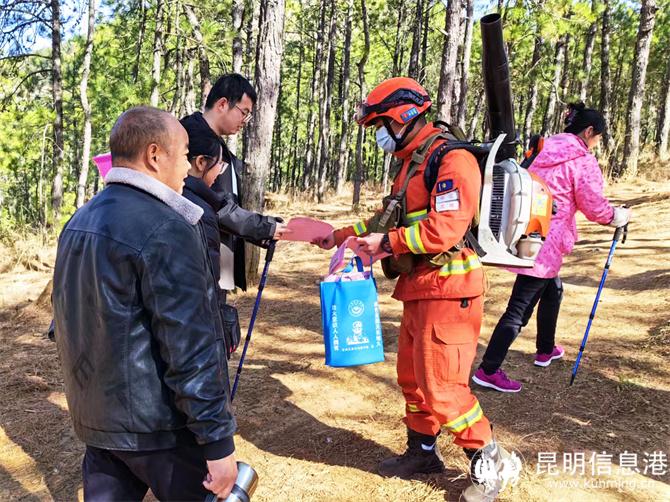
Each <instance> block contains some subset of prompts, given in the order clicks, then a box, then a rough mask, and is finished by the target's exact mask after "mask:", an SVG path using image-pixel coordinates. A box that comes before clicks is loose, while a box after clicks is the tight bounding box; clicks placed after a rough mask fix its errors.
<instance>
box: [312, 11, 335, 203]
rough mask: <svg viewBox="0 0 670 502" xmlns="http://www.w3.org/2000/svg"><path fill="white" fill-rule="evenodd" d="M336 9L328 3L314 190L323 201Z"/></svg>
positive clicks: (327, 156) (328, 137) (333, 73)
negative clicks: (316, 178) (317, 161)
mask: <svg viewBox="0 0 670 502" xmlns="http://www.w3.org/2000/svg"><path fill="white" fill-rule="evenodd" d="M336 20H337V9H336V2H335V0H331V5H330V29H329V35H328V58H327V61H326V68H325V70H326V74H325V75H324V78H323V79H322V82H323V83H322V87H323V95H322V100H321V102H322V103H323V109H322V112H321V138H322V139H321V155H320V157H319V180H318V185H317V190H316V199H317V201H318V202H319V203H321V202H323V196H324V194H325V193H326V180H327V175H328V158H329V157H330V111H331V105H332V102H333V82H334V80H335V50H336V49H337V45H336V43H335V41H336V36H337V23H336Z"/></svg>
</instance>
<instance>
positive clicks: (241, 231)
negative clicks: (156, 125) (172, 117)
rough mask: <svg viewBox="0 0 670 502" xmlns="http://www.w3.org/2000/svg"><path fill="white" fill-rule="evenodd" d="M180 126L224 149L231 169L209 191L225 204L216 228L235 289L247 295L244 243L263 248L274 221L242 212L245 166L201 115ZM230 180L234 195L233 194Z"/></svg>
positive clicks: (250, 212)
mask: <svg viewBox="0 0 670 502" xmlns="http://www.w3.org/2000/svg"><path fill="white" fill-rule="evenodd" d="M180 122H181V124H182V125H183V126H184V127H185V128H186V129H187V130H188V131H189V134H205V135H212V136H213V137H215V138H216V139H217V140H218V141H219V142H220V143H221V147H222V148H223V158H224V160H225V161H226V162H228V164H229V165H230V167H229V168H228V169H226V170H225V171H224V173H223V174H221V175H220V176H219V177H217V178H216V180H215V181H214V184H213V185H212V190H213V191H214V192H216V193H217V194H218V195H219V196H220V197H221V198H222V199H224V198H225V199H227V201H229V202H228V203H223V204H222V208H221V210H220V211H219V228H220V230H221V243H222V244H223V245H225V246H227V247H228V248H229V249H230V250H232V251H233V254H234V260H235V265H234V267H235V268H234V276H235V285H236V286H237V287H238V288H240V289H242V291H246V289H247V279H246V269H245V265H246V264H245V261H246V260H245V250H244V242H245V240H246V241H249V242H251V243H253V244H261V245H262V244H263V243H264V242H265V241H268V240H269V239H271V238H272V237H273V236H274V233H275V226H276V221H277V220H276V219H275V218H273V217H272V216H264V215H262V214H259V213H255V212H253V211H247V210H245V209H243V208H242V207H241V206H242V203H243V201H242V198H241V195H240V190H241V181H242V180H241V173H242V172H243V170H244V163H243V162H242V161H241V160H240V159H238V158H237V157H235V155H233V153H232V152H231V151H230V150H229V149H228V146H227V145H226V142H225V141H223V139H222V138H221V137H220V136H219V135H217V134H216V132H214V130H212V128H211V127H209V124H208V123H207V121H206V120H205V118H204V117H203V116H202V113H201V112H195V113H193V114H192V115H188V116H186V117H184V118H182V119H181V120H180ZM233 177H235V186H237V189H238V190H237V193H234V192H233Z"/></svg>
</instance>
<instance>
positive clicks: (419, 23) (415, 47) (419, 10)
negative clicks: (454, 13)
mask: <svg viewBox="0 0 670 502" xmlns="http://www.w3.org/2000/svg"><path fill="white" fill-rule="evenodd" d="M422 27H423V0H416V10H415V12H414V23H412V28H413V29H412V51H411V52H410V55H409V69H408V70H407V75H408V76H409V77H410V78H413V79H415V80H418V79H419V70H420V69H419V64H420V63H421V28H422Z"/></svg>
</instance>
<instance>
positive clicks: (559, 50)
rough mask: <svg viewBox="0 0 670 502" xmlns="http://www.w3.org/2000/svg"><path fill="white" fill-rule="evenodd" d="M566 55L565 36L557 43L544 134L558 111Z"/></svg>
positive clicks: (545, 114)
mask: <svg viewBox="0 0 670 502" xmlns="http://www.w3.org/2000/svg"><path fill="white" fill-rule="evenodd" d="M564 55H565V37H561V38H560V39H559V41H558V42H557V43H556V51H555V57H554V76H553V78H552V81H551V90H550V92H549V99H548V101H547V108H546V109H545V112H544V120H543V121H542V131H541V132H540V134H542V135H543V136H544V135H545V134H547V132H553V131H550V129H551V127H552V124H553V121H554V113H555V111H556V101H557V100H558V87H559V85H560V81H561V73H562V70H563V58H564Z"/></svg>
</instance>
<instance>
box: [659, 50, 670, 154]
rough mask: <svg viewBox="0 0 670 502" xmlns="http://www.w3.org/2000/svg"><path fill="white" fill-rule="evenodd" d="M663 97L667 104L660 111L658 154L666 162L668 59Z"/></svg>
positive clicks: (669, 91)
mask: <svg viewBox="0 0 670 502" xmlns="http://www.w3.org/2000/svg"><path fill="white" fill-rule="evenodd" d="M666 57H667V56H666ZM661 96H665V103H661V107H660V109H659V111H658V128H657V129H656V154H657V155H658V156H659V157H660V158H661V160H663V161H665V160H668V159H669V158H670V151H668V136H670V58H668V63H667V68H666V70H665V80H664V81H663V84H662V91H661Z"/></svg>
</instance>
